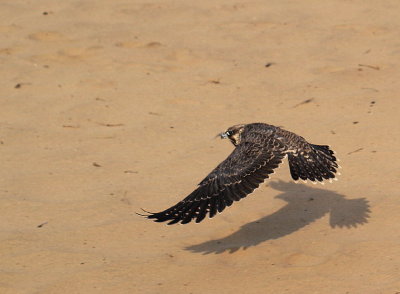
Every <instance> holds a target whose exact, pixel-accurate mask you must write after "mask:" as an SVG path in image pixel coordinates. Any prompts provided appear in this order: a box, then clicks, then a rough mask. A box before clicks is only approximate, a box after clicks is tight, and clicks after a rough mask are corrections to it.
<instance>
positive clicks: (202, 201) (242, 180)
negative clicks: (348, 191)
mask: <svg viewBox="0 0 400 294" xmlns="http://www.w3.org/2000/svg"><path fill="white" fill-rule="evenodd" d="M220 137H221V138H223V139H224V138H228V139H230V141H231V142H232V143H233V145H234V146H235V149H234V150H233V152H232V153H231V154H230V155H229V156H228V157H227V158H226V159H225V160H224V161H223V162H221V163H220V164H219V165H218V166H217V167H216V168H215V169H214V170H213V171H212V172H211V173H210V174H209V175H208V176H207V177H206V178H205V179H204V180H202V181H201V182H200V184H199V186H198V187H197V189H196V190H194V191H193V192H192V193H191V194H190V195H188V196H187V197H186V198H184V199H183V200H182V201H180V202H178V203H177V204H176V205H174V206H172V207H170V208H168V209H166V210H164V211H161V212H157V213H150V212H149V213H148V214H147V215H144V216H146V217H147V218H149V219H154V221H156V222H165V221H168V224H169V225H170V224H174V223H178V222H180V223H182V224H186V223H189V222H190V221H192V220H195V221H196V222H197V223H199V222H201V221H202V220H203V219H204V218H205V217H206V215H207V214H208V215H209V217H210V218H212V217H213V216H215V215H216V214H217V212H222V211H223V210H224V209H225V208H226V207H227V206H230V205H232V203H233V202H234V201H239V200H240V199H242V198H244V197H246V196H247V195H248V194H250V193H251V192H253V191H254V189H256V188H257V187H258V186H259V185H260V184H261V183H262V182H263V181H264V180H265V179H267V178H268V177H269V175H270V174H271V173H273V171H274V169H276V168H277V167H278V166H279V164H280V163H281V162H282V160H283V159H284V157H285V156H286V155H287V156H288V159H289V167H290V173H291V175H292V178H293V179H294V180H298V179H302V180H307V179H309V180H311V181H313V182H315V181H319V182H322V181H323V180H326V179H329V180H331V179H333V178H335V173H336V169H337V168H338V164H337V163H336V157H335V156H334V152H333V151H332V150H330V149H329V147H328V146H325V145H313V144H310V143H308V142H307V141H306V140H305V139H304V138H303V137H300V136H298V135H296V134H294V133H291V132H289V131H285V130H283V129H281V128H279V127H275V126H272V125H268V124H264V123H252V124H242V125H235V126H232V127H230V128H229V129H227V130H226V131H225V132H223V133H221V134H220Z"/></svg>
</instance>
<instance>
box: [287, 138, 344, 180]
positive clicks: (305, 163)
mask: <svg viewBox="0 0 400 294" xmlns="http://www.w3.org/2000/svg"><path fill="white" fill-rule="evenodd" d="M310 146H311V149H312V150H311V151H310V152H304V151H303V152H296V153H289V155H288V159H289V168H290V174H291V175H292V178H293V179H294V180H298V179H302V180H304V181H305V180H307V179H308V180H311V181H313V182H314V181H319V182H322V181H323V180H324V179H333V178H335V177H336V175H335V174H336V173H337V172H336V169H337V168H338V167H339V166H338V164H337V163H336V161H337V159H336V157H335V155H334V152H333V151H332V150H330V149H329V146H326V145H313V144H310Z"/></svg>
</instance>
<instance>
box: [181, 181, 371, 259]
mask: <svg viewBox="0 0 400 294" xmlns="http://www.w3.org/2000/svg"><path fill="white" fill-rule="evenodd" d="M269 187H271V188H273V189H275V190H278V191H282V192H283V193H281V194H279V195H277V196H276V197H275V198H278V199H282V200H284V201H286V202H287V205H286V206H284V207H282V208H281V209H280V210H278V211H276V212H275V213H273V214H271V215H268V216H265V217H263V218H261V219H258V220H256V221H254V222H251V223H248V224H245V225H243V226H242V227H241V228H240V229H239V230H238V231H236V232H234V233H232V234H231V235H229V236H226V237H224V238H221V239H216V240H211V241H207V242H204V243H200V244H197V245H192V246H189V247H186V248H185V249H186V250H189V251H192V252H197V253H203V254H210V253H216V254H219V253H223V252H226V251H228V252H229V253H233V252H235V251H237V250H239V249H241V248H242V249H246V248H248V247H251V246H256V245H258V244H260V243H262V242H265V241H268V240H271V239H277V238H281V237H284V236H286V235H288V234H291V233H293V232H295V231H297V230H300V229H301V228H303V227H305V226H307V225H308V224H310V223H312V222H314V221H315V220H317V219H319V218H322V217H323V216H324V215H325V214H328V213H329V224H330V226H331V227H332V228H335V227H339V228H343V227H347V228H352V227H354V228H355V227H357V226H358V225H363V224H365V223H367V222H368V218H369V213H370V212H371V211H370V209H369V204H368V200H367V199H365V198H357V199H346V198H345V196H343V195H340V194H338V193H336V192H333V191H329V190H325V189H318V188H314V187H309V186H306V185H303V184H296V183H286V182H283V181H274V182H270V183H269Z"/></svg>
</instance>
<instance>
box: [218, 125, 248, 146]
mask: <svg viewBox="0 0 400 294" xmlns="http://www.w3.org/2000/svg"><path fill="white" fill-rule="evenodd" d="M244 127H245V125H234V126H232V127H230V128H228V129H227V130H226V131H225V132H222V133H221V134H219V135H220V137H221V139H226V138H228V139H229V140H231V142H232V144H233V145H235V146H237V145H238V144H239V143H240V140H241V134H242V132H243V130H244Z"/></svg>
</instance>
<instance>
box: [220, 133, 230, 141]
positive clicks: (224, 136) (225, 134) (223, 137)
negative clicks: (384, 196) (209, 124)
mask: <svg viewBox="0 0 400 294" xmlns="http://www.w3.org/2000/svg"><path fill="white" fill-rule="evenodd" d="M219 137H220V138H221V139H226V138H228V134H227V133H226V132H222V133H220V134H219Z"/></svg>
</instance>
